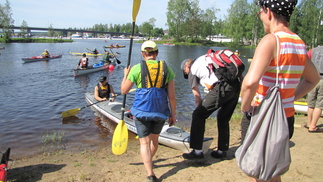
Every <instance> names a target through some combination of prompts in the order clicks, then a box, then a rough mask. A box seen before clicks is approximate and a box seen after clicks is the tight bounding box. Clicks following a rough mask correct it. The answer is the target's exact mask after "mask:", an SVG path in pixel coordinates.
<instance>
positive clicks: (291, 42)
mask: <svg viewBox="0 0 323 182" xmlns="http://www.w3.org/2000/svg"><path fill="white" fill-rule="evenodd" d="M296 4H297V0H259V1H258V5H259V6H260V11H259V13H258V16H259V18H260V20H261V21H262V23H263V26H264V31H265V33H267V35H265V36H264V37H263V38H262V39H261V41H260V42H259V44H258V46H257V48H256V51H255V54H254V57H253V60H252V62H251V65H250V67H249V70H248V73H247V74H246V76H245V78H244V80H243V83H242V88H241V98H242V103H241V111H242V112H243V113H245V114H244V116H243V119H242V122H241V135H242V136H241V138H242V141H241V142H243V140H244V138H245V134H246V132H247V129H248V126H249V124H250V119H251V117H250V115H249V113H250V112H252V107H256V106H258V105H259V104H260V103H261V101H262V99H263V98H264V97H265V96H266V94H267V90H268V89H269V88H271V87H273V86H274V85H275V84H276V71H277V67H279V70H280V71H279V77H278V84H279V90H280V94H281V98H282V102H283V107H284V110H285V114H286V118H287V121H288V128H289V131H286V132H289V137H290V138H291V137H292V136H293V132H294V113H295V109H294V105H293V103H294V100H297V99H300V98H301V97H303V96H304V95H306V93H307V92H309V91H310V90H311V89H312V88H314V87H315V85H316V84H317V82H318V81H319V74H318V72H317V70H316V68H315V66H314V64H313V63H312V62H311V60H309V59H308V57H307V55H306V45H305V43H304V42H303V41H302V40H301V38H300V37H299V36H298V35H297V34H295V33H293V32H292V31H291V30H290V29H289V28H288V26H289V20H290V16H291V14H292V12H293V10H294V8H295V6H296ZM276 36H277V39H278V41H279V42H277V41H276ZM277 45H279V46H277ZM287 45H288V46H287ZM277 47H278V50H277ZM277 54H279V57H277ZM277 59H278V65H277ZM301 77H303V79H300V78H301ZM273 122H274V121H273ZM277 135H279V134H278V133H277ZM250 181H258V180H257V179H255V178H250ZM269 181H275V182H280V181H281V177H280V175H278V176H275V177H273V178H272V179H270V180H269Z"/></svg>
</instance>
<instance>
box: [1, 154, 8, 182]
mask: <svg viewBox="0 0 323 182" xmlns="http://www.w3.org/2000/svg"><path fill="white" fill-rule="evenodd" d="M9 155H10V148H8V149H7V151H6V152H5V153H4V154H3V155H2V158H1V163H0V182H6V181H7V171H8V161H9Z"/></svg>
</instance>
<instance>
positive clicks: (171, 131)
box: [85, 93, 213, 153]
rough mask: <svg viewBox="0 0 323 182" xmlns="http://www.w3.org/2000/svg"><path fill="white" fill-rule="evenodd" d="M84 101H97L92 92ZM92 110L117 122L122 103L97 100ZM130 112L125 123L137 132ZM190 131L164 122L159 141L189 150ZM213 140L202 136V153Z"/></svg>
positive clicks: (175, 147)
mask: <svg viewBox="0 0 323 182" xmlns="http://www.w3.org/2000/svg"><path fill="white" fill-rule="evenodd" d="M85 99H86V102H87V103H89V104H93V103H95V102H97V101H96V100H95V99H94V95H93V93H86V94H85ZM91 108H92V110H94V111H97V112H100V113H101V114H103V115H104V116H106V117H107V118H109V119H111V120H112V121H113V122H115V123H119V122H120V119H121V114H122V113H121V108H122V103H120V102H108V101H107V102H99V103H97V104H94V105H92V106H91ZM129 109H130V107H129V106H126V108H125V110H126V111H127V110H129ZM130 116H131V114H130V113H129V112H125V115H124V121H125V123H126V125H127V128H128V130H129V131H131V132H133V133H135V134H137V130H136V126H135V123H134V121H133V119H131V117H130ZM189 140H190V133H189V132H187V131H185V130H183V129H181V128H179V127H176V126H171V127H169V125H168V123H167V122H166V123H165V125H164V127H163V129H162V131H161V133H160V137H159V143H160V144H163V145H166V146H168V147H171V148H174V149H177V150H180V151H182V152H190V151H191V150H192V149H190V147H189ZM212 141H213V138H204V141H203V149H202V150H203V153H206V152H207V151H208V150H209V148H210V145H211V143H212Z"/></svg>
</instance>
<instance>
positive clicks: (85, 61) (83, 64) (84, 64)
mask: <svg viewBox="0 0 323 182" xmlns="http://www.w3.org/2000/svg"><path fill="white" fill-rule="evenodd" d="M88 64H89V58H87V57H86V54H83V57H82V58H81V59H80V60H79V63H78V64H77V66H76V69H79V67H81V68H80V69H82V70H83V69H87V67H88Z"/></svg>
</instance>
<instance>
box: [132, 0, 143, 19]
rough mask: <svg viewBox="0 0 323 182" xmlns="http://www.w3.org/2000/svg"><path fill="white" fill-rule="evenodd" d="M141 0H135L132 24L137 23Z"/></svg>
mask: <svg viewBox="0 0 323 182" xmlns="http://www.w3.org/2000/svg"><path fill="white" fill-rule="evenodd" d="M140 3H141V0H133V6H132V22H136V18H137V15H138V11H139V8H140Z"/></svg>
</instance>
